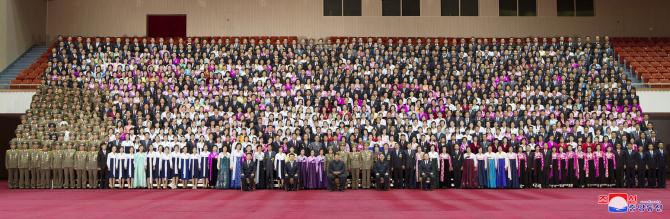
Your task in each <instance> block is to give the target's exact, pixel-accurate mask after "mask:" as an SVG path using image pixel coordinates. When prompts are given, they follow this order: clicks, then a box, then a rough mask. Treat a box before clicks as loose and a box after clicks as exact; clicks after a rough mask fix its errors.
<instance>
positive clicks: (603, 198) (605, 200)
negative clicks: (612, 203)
mask: <svg viewBox="0 0 670 219" xmlns="http://www.w3.org/2000/svg"><path fill="white" fill-rule="evenodd" d="M609 200H610V199H609V197H607V195H599V196H598V204H607V203H608V202H609Z"/></svg>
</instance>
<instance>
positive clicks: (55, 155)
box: [51, 143, 63, 189]
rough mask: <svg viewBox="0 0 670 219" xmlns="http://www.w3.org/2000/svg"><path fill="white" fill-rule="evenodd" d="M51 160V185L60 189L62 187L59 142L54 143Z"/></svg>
mask: <svg viewBox="0 0 670 219" xmlns="http://www.w3.org/2000/svg"><path fill="white" fill-rule="evenodd" d="M51 161H52V162H51V170H52V174H53V184H54V185H53V187H54V188H57V189H60V188H62V187H63V150H62V146H61V143H54V148H53V149H52V150H51Z"/></svg>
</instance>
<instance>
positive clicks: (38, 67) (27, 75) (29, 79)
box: [10, 36, 298, 89]
mask: <svg viewBox="0 0 670 219" xmlns="http://www.w3.org/2000/svg"><path fill="white" fill-rule="evenodd" d="M97 38H114V39H116V40H120V42H125V43H126V44H128V43H129V42H132V41H134V40H138V41H140V42H141V41H143V40H145V39H148V40H151V39H154V40H157V39H158V38H153V37H97ZM93 39H94V38H93V37H86V38H85V40H93ZM170 39H172V38H166V41H169V40H170ZM189 39H196V38H187V40H189ZM197 39H198V40H203V41H207V42H210V43H212V44H213V43H218V42H219V41H221V42H222V43H234V42H235V40H236V39H237V40H239V42H240V43H246V42H252V41H253V42H256V43H258V44H281V43H293V42H297V41H298V37H297V36H221V37H219V36H207V37H198V38H197ZM175 40H176V41H179V40H183V39H181V38H175ZM56 46H57V45H55V44H54V45H52V46H51V47H49V49H47V51H46V52H44V54H42V56H40V58H39V59H38V60H37V62H35V63H33V64H32V65H31V66H30V67H29V68H27V69H25V70H23V71H22V72H21V74H19V75H18V76H17V77H16V79H15V80H12V82H11V85H10V88H11V89H35V88H37V87H38V85H39V84H41V83H42V80H43V79H44V78H43V77H44V73H45V71H46V70H47V67H48V66H49V64H50V61H52V60H49V54H51V53H52V49H54V48H55V47H56Z"/></svg>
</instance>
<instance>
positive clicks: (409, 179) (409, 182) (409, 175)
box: [404, 168, 416, 189]
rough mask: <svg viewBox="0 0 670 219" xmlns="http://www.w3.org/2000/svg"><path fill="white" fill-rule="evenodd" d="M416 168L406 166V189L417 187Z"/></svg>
mask: <svg viewBox="0 0 670 219" xmlns="http://www.w3.org/2000/svg"><path fill="white" fill-rule="evenodd" d="M413 170H414V168H406V169H405V180H404V181H405V188H406V189H413V188H414V187H416V180H414V177H415V176H414V175H415V174H414V171H413Z"/></svg>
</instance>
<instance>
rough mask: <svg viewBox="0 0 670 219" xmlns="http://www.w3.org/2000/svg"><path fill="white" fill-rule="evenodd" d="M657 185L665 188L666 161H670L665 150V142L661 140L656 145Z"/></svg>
mask: <svg viewBox="0 0 670 219" xmlns="http://www.w3.org/2000/svg"><path fill="white" fill-rule="evenodd" d="M657 147H658V155H657V156H656V157H658V177H657V179H658V187H659V188H665V176H666V174H667V173H666V170H667V168H668V163H670V156H668V152H667V151H665V144H663V142H659V143H658V145H657Z"/></svg>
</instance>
